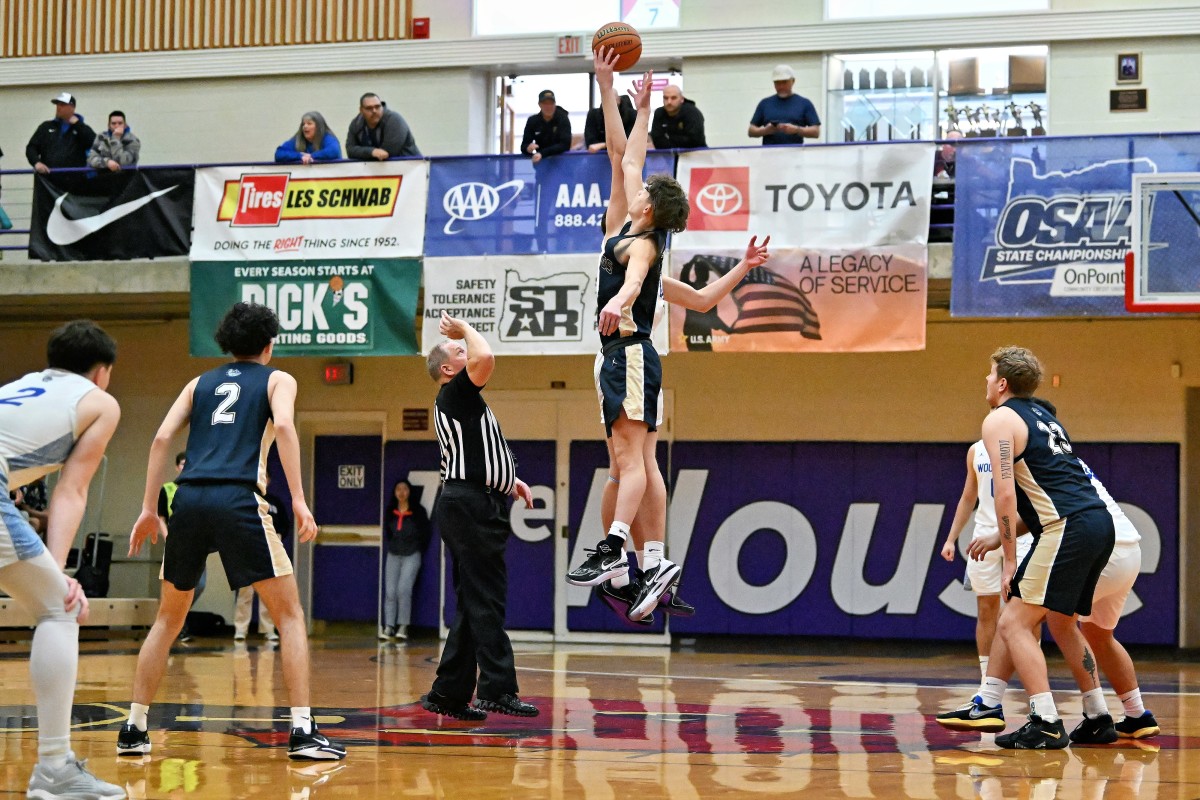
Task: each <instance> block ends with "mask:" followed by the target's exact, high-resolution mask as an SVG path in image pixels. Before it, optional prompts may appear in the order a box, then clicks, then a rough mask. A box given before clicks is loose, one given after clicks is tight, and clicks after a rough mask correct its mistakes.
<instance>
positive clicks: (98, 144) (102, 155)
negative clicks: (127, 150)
mask: <svg viewBox="0 0 1200 800" xmlns="http://www.w3.org/2000/svg"><path fill="white" fill-rule="evenodd" d="M87 163H88V166H89V167H91V168H92V169H105V168H106V167H107V166H108V142H107V141H105V139H104V137H103V136H97V137H96V141H94V142H92V152H91V153H89V154H88V160H87ZM117 163H120V162H117Z"/></svg>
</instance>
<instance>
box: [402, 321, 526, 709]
mask: <svg viewBox="0 0 1200 800" xmlns="http://www.w3.org/2000/svg"><path fill="white" fill-rule="evenodd" d="M440 330H441V332H442V335H443V336H446V337H447V339H448V340H450V341H444V342H442V343H441V344H438V345H437V346H435V347H434V348H433V349H431V350H430V351H429V357H428V358H427V359H426V366H427V368H428V369H429V376H430V377H431V378H433V379H434V380H435V381H437V382H438V384H439V385H440V386H441V389H440V390H439V391H438V396H437V401H436V402H435V403H434V419H435V426H436V428H437V436H438V444H439V445H441V449H442V466H441V478H442V488H441V491H440V492H439V493H438V498H437V500H436V502H435V504H434V508H433V518H434V521H435V522H436V523H437V526H438V529H439V530H440V531H441V535H442V541H444V542H445V543H446V546H447V547H449V548H450V554H451V555H452V556H453V557H454V593H455V597H456V598H457V599H458V612H457V613H456V614H455V617H454V624H453V625H451V626H450V635H449V636H448V637H447V638H446V647H445V648H444V649H443V650H442V658H441V661H440V662H439V664H438V670H437V678H436V679H435V680H434V682H433V688H432V689H431V690H430V691H429V693H428V694H426V695H425V696H423V697H422V698H421V705H422V706H423V707H424V708H425V709H426V710H427V711H432V712H433V713H435V714H442V715H444V716H447V717H454V718H455V719H463V720H473V721H478V720H483V719H486V718H487V712H489V711H494V712H497V713H500V714H509V715H512V716H517V717H534V716H537V713H538V709H537V707H536V706H533V705H531V704H529V703H525V702H523V701H522V700H521V699H520V698H519V697H518V696H517V671H516V667H515V666H514V664H513V651H512V644H511V643H510V642H509V640H508V634H507V633H505V632H504V607H505V603H506V600H507V595H508V571H507V569H506V567H505V563H504V549H505V546H506V545H507V543H508V537H509V534H510V533H511V532H512V528H511V527H510V525H509V521H508V496H509V495H512V496H514V497H519V498H520V499H522V500H524V501H525V506H526V507H527V508H532V507H533V495H532V494H531V493H530V491H529V486H528V485H527V484H526V483H525V482H524V481H522V480H521V479H520V478H518V477H517V465H516V462H515V461H514V460H513V455H512V451H511V450H509V449H508V443H507V442H506V441H504V434H502V433H501V432H500V424H499V423H498V422H497V421H496V417H495V416H494V415H493V414H492V410H491V409H490V408H488V406H487V403H486V402H484V400H483V396H482V394H481V392H482V391H483V387H484V385H486V384H487V382H488V379H489V378H490V377H491V376H492V369H493V368H494V367H495V364H496V358H495V356H494V355H492V348H491V347H490V346H489V345H488V343H487V340H485V339H484V338H483V337H482V336H480V335H479V333H478V332H477V331H476V330H475V329H474V328H472V327H471V326H470V325H468V324H467V323H465V322H463V321H462V320H459V319H455V318H453V317H450V316H448V315H447V314H445V313H444V312H443V314H442V323H441V326H440ZM458 340H461V341H458ZM477 670H478V674H479V678H478V691H476V671H477ZM472 694H475V695H476V699H475V703H474V704H473V705H472V704H471V695H472Z"/></svg>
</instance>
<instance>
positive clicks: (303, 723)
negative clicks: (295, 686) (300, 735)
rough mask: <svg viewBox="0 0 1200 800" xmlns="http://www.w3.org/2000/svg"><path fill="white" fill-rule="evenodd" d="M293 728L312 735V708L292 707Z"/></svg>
mask: <svg viewBox="0 0 1200 800" xmlns="http://www.w3.org/2000/svg"><path fill="white" fill-rule="evenodd" d="M292 727H293V728H299V729H300V730H302V731H304V732H305V733H312V708H310V707H309V706H292Z"/></svg>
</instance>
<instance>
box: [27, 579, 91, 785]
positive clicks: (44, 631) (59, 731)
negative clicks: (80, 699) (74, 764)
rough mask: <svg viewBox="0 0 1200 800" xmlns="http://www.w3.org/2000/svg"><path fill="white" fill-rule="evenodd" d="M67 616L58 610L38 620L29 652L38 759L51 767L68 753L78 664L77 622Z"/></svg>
mask: <svg viewBox="0 0 1200 800" xmlns="http://www.w3.org/2000/svg"><path fill="white" fill-rule="evenodd" d="M60 607H61V603H60ZM67 617H68V615H67V614H66V612H61V616H59V617H50V618H47V619H43V620H42V621H41V622H39V623H38V625H37V629H36V630H35V631H34V633H33V643H32V645H31V648H30V653H29V674H30V677H31V678H32V682H33V693H34V696H35V697H37V712H38V760H39V761H40V762H42V763H43V764H46V765H47V766H54V767H60V766H62V765H63V764H65V763H66V762H67V758H68V757H69V756H70V753H71V702H72V700H73V699H74V696H75V672H76V670H77V669H78V666H79V623H78V622H76V621H75V617H74V615H70V618H69V619H68V618H67Z"/></svg>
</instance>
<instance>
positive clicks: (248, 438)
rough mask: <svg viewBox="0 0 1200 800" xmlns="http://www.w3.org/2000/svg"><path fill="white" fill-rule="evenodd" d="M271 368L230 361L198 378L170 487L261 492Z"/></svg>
mask: <svg viewBox="0 0 1200 800" xmlns="http://www.w3.org/2000/svg"><path fill="white" fill-rule="evenodd" d="M274 371H275V369H274V367H267V366H263V365H262V364H258V363H256V362H253V361H235V362H233V363H232V364H226V365H225V366H223V367H217V368H216V369H214V370H210V371H208V372H206V373H204V374H203V375H201V376H200V379H199V380H198V381H197V382H196V390H195V392H194V393H193V394H192V418H191V431H190V432H189V433H188V441H187V464H185V465H184V467H183V472H181V473H179V477H178V478H176V480H175V482H176V483H180V484H186V483H199V482H203V483H218V482H219V483H245V484H253V485H255V486H257V487H258V491H259V493H260V494H261V493H263V492H265V491H266V486H265V485H264V483H265V479H266V474H267V451H269V450H270V449H271V443H272V442H274V441H275V423H274V421H273V420H272V417H271V404H270V402H268V400H267V381H269V380H270V378H271V373H272V372H274Z"/></svg>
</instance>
